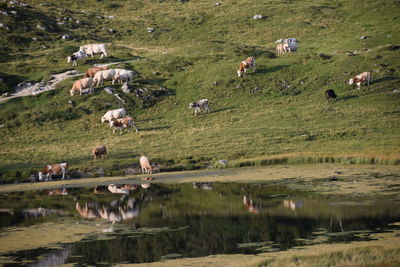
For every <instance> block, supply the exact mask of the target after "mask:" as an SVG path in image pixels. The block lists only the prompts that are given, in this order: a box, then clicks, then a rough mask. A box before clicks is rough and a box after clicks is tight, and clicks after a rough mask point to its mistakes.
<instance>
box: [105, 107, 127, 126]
mask: <svg viewBox="0 0 400 267" xmlns="http://www.w3.org/2000/svg"><path fill="white" fill-rule="evenodd" d="M125 116H126V110H125V109H124V108H119V109H113V110H109V111H107V112H106V114H104V116H103V117H101V123H103V122H105V121H111V120H112V119H119V118H123V117H125Z"/></svg>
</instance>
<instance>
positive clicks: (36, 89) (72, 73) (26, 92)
mask: <svg viewBox="0 0 400 267" xmlns="http://www.w3.org/2000/svg"><path fill="white" fill-rule="evenodd" d="M81 75H83V74H82V73H79V72H78V71H77V70H69V71H66V72H62V73H58V74H52V75H50V76H51V77H53V79H51V80H50V81H48V82H47V83H43V82H39V83H35V84H34V85H32V86H28V87H25V88H23V89H22V90H21V91H19V92H17V93H15V94H12V95H11V96H8V97H3V98H0V103H1V102H5V101H7V100H9V99H12V98H17V97H22V96H30V95H38V94H41V93H43V92H47V91H50V90H54V89H55V88H56V85H57V84H58V83H59V82H61V81H64V80H65V79H68V78H70V77H76V76H81Z"/></svg>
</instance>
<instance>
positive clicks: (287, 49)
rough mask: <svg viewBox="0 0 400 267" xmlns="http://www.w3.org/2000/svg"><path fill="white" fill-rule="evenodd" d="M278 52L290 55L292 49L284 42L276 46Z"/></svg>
mask: <svg viewBox="0 0 400 267" xmlns="http://www.w3.org/2000/svg"><path fill="white" fill-rule="evenodd" d="M276 50H277V52H278V54H285V53H286V52H289V53H290V47H289V44H288V43H285V42H282V43H279V44H278V45H277V46H276Z"/></svg>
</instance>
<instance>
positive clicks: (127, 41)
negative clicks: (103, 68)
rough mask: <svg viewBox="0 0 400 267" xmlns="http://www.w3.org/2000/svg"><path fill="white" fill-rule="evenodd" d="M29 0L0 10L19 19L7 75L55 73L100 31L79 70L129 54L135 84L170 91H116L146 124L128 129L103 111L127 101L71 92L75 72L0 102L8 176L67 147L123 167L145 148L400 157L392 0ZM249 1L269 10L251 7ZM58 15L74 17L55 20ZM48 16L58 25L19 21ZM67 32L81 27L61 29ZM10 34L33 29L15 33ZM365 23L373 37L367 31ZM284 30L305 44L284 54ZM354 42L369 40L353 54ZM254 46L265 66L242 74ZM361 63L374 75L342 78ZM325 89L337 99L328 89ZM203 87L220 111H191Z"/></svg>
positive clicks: (156, 157) (201, 157) (82, 160)
mask: <svg viewBox="0 0 400 267" xmlns="http://www.w3.org/2000/svg"><path fill="white" fill-rule="evenodd" d="M26 2H27V3H29V4H30V5H31V6H32V7H33V8H32V9H26V8H22V7H17V8H16V9H17V11H18V12H19V13H20V14H21V16H22V15H23V14H24V13H25V12H26V13H27V15H29V16H25V17H26V19H25V20H22V21H20V22H18V23H16V24H15V25H13V24H12V23H13V19H15V20H16V18H13V17H12V16H8V17H6V18H5V21H4V23H5V24H6V25H13V28H10V30H9V31H5V30H4V29H0V30H1V31H4V32H3V34H4V35H5V37H7V38H3V39H2V40H0V43H1V45H2V46H3V47H5V48H6V49H5V50H4V51H5V52H4V53H7V55H8V56H9V57H4V59H3V60H2V62H0V66H1V69H2V71H1V77H4V79H3V85H2V86H0V89H1V88H6V90H8V88H11V87H12V86H13V85H15V84H16V83H18V82H19V81H22V80H36V81H39V80H42V79H45V80H48V79H50V76H49V74H52V73H58V72H62V71H65V70H68V69H71V66H70V65H69V64H68V63H67V62H66V59H65V58H66V57H67V56H68V55H70V53H71V52H73V51H75V50H77V48H78V46H79V45H81V44H83V43H93V42H105V43H107V44H108V45H107V49H108V50H109V54H110V57H109V58H107V59H102V60H99V59H98V57H95V58H94V59H88V60H86V61H83V62H80V63H79V65H78V67H77V69H78V70H79V71H80V72H83V71H85V70H86V69H87V68H88V67H90V66H91V65H93V64H95V63H106V62H111V61H124V62H125V63H122V64H120V66H119V67H123V68H128V69H132V70H134V71H135V73H136V77H135V80H134V82H133V85H134V87H135V88H147V89H149V90H153V91H156V90H158V89H159V88H160V87H163V88H166V89H167V90H166V91H167V94H164V95H161V96H160V97H157V98H155V99H153V100H152V101H143V100H142V99H141V98H139V97H137V96H136V95H134V94H130V95H123V93H122V92H119V93H120V94H121V95H123V98H124V99H125V100H126V101H127V103H128V104H127V105H126V106H125V108H126V109H127V111H128V114H130V115H132V116H133V117H134V118H135V120H136V121H137V124H138V126H139V129H140V130H141V131H140V132H139V133H138V134H136V133H129V134H123V135H119V134H114V135H113V134H112V131H111V129H109V128H108V126H106V125H101V123H100V117H101V116H102V115H103V114H104V113H105V112H106V111H107V110H109V109H112V108H118V107H120V103H119V102H118V100H117V99H116V98H115V97H113V96H111V95H107V94H106V93H105V92H104V91H102V90H97V91H96V93H95V94H92V95H88V96H74V97H72V98H71V97H70V96H69V94H68V90H69V88H70V87H71V85H72V82H73V81H72V80H66V81H65V82H62V83H60V84H59V85H58V88H57V90H56V91H53V92H47V93H44V94H41V95H39V96H36V97H25V98H20V99H12V100H9V101H7V102H5V103H1V104H0V106H1V108H0V124H2V125H4V127H2V128H0V146H1V149H0V173H2V177H3V178H2V180H3V181H13V180H21V179H25V178H26V177H25V176H26V173H29V172H33V171H34V170H37V169H38V168H39V167H41V166H42V165H44V164H47V163H53V162H61V161H67V162H68V163H70V166H71V168H73V169H81V170H82V169H92V168H96V167H103V168H105V169H108V170H118V169H121V168H124V167H127V166H137V165H138V157H139V156H140V155H141V154H146V155H147V156H149V157H150V159H152V161H153V162H154V163H155V164H157V165H160V166H161V167H163V168H164V170H166V169H168V168H171V169H195V168H202V167H204V166H207V165H214V164H215V162H216V161H218V160H220V159H226V160H228V162H230V164H229V165H230V166H242V165H244V166H248V165H265V164H274V163H282V162H283V163H319V162H340V163H374V164H399V159H400V157H399V155H400V153H399V152H400V149H399V148H400V142H399V141H398V140H399V134H398V133H399V128H400V124H399V118H398V114H399V100H400V94H399V93H393V91H394V89H398V85H399V79H400V75H399V71H400V65H399V60H398V58H399V50H398V49H397V48H396V47H397V46H396V45H398V44H399V41H400V34H399V33H398V31H397V27H396V26H397V24H398V23H397V14H398V11H399V4H398V3H397V2H396V1H350V2H349V1H341V0H336V1H329V2H327V1H323V0H314V1H296V2H295V3H294V2H293V1H268V3H254V1H250V0H240V1H239V0H237V1H229V2H222V5H221V6H218V7H217V6H214V5H213V3H210V2H209V1H187V2H183V3H179V2H175V1H150V0H149V1H135V0H127V1H120V2H118V4H115V3H111V2H109V1H94V0H89V2H85V5H84V7H82V5H80V4H79V3H78V2H77V3H72V4H71V3H69V2H68V5H67V4H66V3H67V1H57V3H52V4H51V5H50V6H39V3H41V1H34V0H32V1H26ZM2 9H7V10H8V9H10V8H9V7H4V5H3V6H2ZM83 9H84V10H85V12H82V10H83ZM160 10H163V12H160ZM58 12H61V14H58ZM254 14H262V15H263V16H265V17H266V18H265V19H263V20H253V19H252V16H253V15H254ZM288 14H290V15H288ZM97 15H104V16H110V15H113V16H114V19H109V18H107V17H106V18H97V17H96V16H97ZM63 17H67V18H73V21H71V22H69V20H68V22H66V23H65V24H64V25H57V22H58V21H57V18H58V19H59V18H63ZM77 19H79V20H80V21H81V24H77V23H76V22H74V21H76V20H77ZM40 23H47V24H48V27H49V28H51V30H49V31H45V32H40V31H39V30H37V29H32V31H28V32H27V33H26V31H24V30H23V27H35V25H36V24H40ZM29 25H33V26H29ZM10 27H11V26H10ZM148 27H152V28H154V29H155V30H154V32H152V33H148V32H147V30H146V29H147V28H148ZM110 28H111V29H115V31H116V32H115V33H110V32H109V31H108V29H110ZM338 29H340V30H338ZM64 33H68V34H69V35H70V36H72V37H73V39H72V40H61V39H60V36H61V35H62V34H64ZM14 35H18V36H23V37H26V38H28V37H29V38H32V37H35V38H37V39H38V40H37V41H29V42H28V41H27V39H24V40H20V41H18V40H14V39H12V38H11V37H10V36H14ZM363 35H365V36H367V39H365V40H361V39H360V37H361V36H363ZM282 37H296V38H297V39H299V40H300V43H299V45H300V48H299V50H298V51H297V52H296V53H291V54H285V55H279V56H278V55H277V54H276V53H275V50H274V47H275V44H274V41H275V40H277V39H279V38H282ZM29 40H31V39H29ZM16 41H18V42H20V43H18V44H19V45H15V44H16ZM42 45H45V46H46V48H43V47H42ZM366 49H370V50H371V51H370V52H365V50H366ZM354 51H358V52H360V53H355V55H353V56H349V55H348V52H354ZM250 55H254V56H255V57H256V61H257V71H256V72H255V73H249V74H248V75H247V76H246V77H244V78H241V79H240V78H238V77H237V75H236V72H235V71H236V68H237V67H238V63H239V62H240V61H241V60H243V59H244V58H245V57H247V56H250ZM136 59H139V60H136ZM366 70H368V71H371V72H372V73H373V74H372V75H373V80H374V82H373V84H372V85H370V86H369V87H362V89H361V90H354V89H352V88H351V86H349V85H347V84H346V81H347V80H348V79H349V78H350V77H351V76H353V75H355V74H358V73H360V72H362V71H366ZM105 86H109V84H106V85H104V86H103V87H105ZM103 87H102V88H103ZM326 89H334V90H335V92H336V93H337V94H338V96H339V99H338V100H337V101H335V102H333V103H327V102H326V100H325V99H324V91H325V90H326ZM2 90H3V89H2ZM201 98H209V99H210V101H211V109H212V113H210V114H207V115H200V116H198V117H196V118H194V117H193V111H192V110H188V104H189V103H190V102H191V101H194V100H198V99H201ZM68 100H73V101H74V102H75V103H76V106H75V107H70V106H69V104H68V103H67V101H68ZM98 144H106V145H107V147H108V150H109V152H110V156H109V158H108V159H107V160H105V161H103V162H101V161H98V162H96V163H93V162H92V160H91V157H90V150H91V149H92V148H93V147H94V146H96V145H98ZM16 172H19V176H18V175H15V174H16ZM22 173H24V175H22ZM23 176H24V177H23Z"/></svg>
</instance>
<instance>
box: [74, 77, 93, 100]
mask: <svg viewBox="0 0 400 267" xmlns="http://www.w3.org/2000/svg"><path fill="white" fill-rule="evenodd" d="M93 85H94V82H93V78H83V79H80V80H77V81H75V82H74V84H73V85H72V88H71V90H69V93H70V94H71V96H74V93H75V92H79V94H80V95H82V92H83V89H86V88H89V93H91V92H92V91H93Z"/></svg>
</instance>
